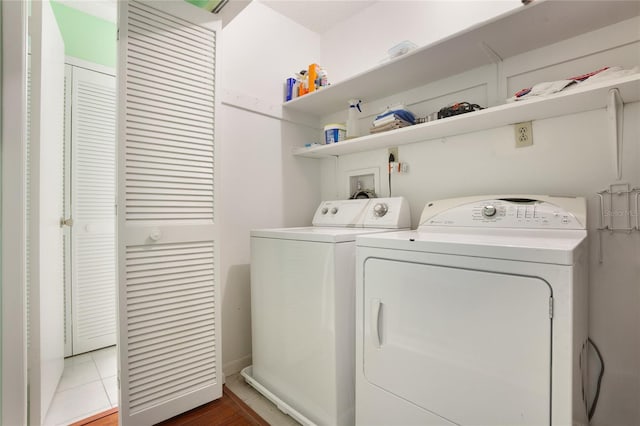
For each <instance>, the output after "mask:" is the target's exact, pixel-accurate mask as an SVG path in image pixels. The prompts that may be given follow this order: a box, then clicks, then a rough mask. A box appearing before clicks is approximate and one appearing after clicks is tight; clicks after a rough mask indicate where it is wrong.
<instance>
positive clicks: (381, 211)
mask: <svg viewBox="0 0 640 426" xmlns="http://www.w3.org/2000/svg"><path fill="white" fill-rule="evenodd" d="M388 211H389V207H388V206H387V205H386V204H385V203H378V204H376V205H375V206H373V214H374V216H376V217H382V216H384V215H385V214H387V212H388Z"/></svg>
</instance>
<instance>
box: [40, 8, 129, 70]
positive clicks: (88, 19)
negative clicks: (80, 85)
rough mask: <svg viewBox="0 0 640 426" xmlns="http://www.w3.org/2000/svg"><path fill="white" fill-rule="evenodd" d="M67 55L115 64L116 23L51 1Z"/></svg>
mask: <svg viewBox="0 0 640 426" xmlns="http://www.w3.org/2000/svg"><path fill="white" fill-rule="evenodd" d="M51 8H52V9H53V13H54V15H55V17H56V20H57V21H58V26H59V27H60V33H61V34H62V39H63V40H64V51H65V54H66V55H67V56H72V57H74V58H78V59H82V60H85V61H88V62H93V63H96V64H100V65H105V66H107V67H110V68H115V67H116V56H117V47H116V43H117V40H116V37H117V31H118V30H117V26H116V24H114V23H113V22H109V21H106V20H104V19H100V18H96V17H95V16H91V15H88V14H86V13H83V12H80V11H79V10H76V9H73V8H71V7H68V6H65V5H63V4H60V3H58V2H55V1H52V2H51Z"/></svg>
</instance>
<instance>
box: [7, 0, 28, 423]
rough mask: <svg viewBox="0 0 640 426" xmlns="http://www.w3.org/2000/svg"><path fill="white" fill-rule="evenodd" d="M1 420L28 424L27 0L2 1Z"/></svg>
mask: <svg viewBox="0 0 640 426" xmlns="http://www.w3.org/2000/svg"><path fill="white" fill-rule="evenodd" d="M1 7H2V123H20V125H18V126H15V125H11V126H7V125H3V126H2V424H14V425H26V424H27V339H26V323H27V314H26V290H25V272H26V265H25V255H24V253H25V244H26V242H25V236H26V228H25V227H26V223H25V213H26V210H25V209H26V204H25V203H26V197H25V188H26V179H25V160H26V128H27V127H26V126H27V125H26V119H27V89H26V75H27V5H26V2H13V1H9V2H5V1H3V2H2V6H1Z"/></svg>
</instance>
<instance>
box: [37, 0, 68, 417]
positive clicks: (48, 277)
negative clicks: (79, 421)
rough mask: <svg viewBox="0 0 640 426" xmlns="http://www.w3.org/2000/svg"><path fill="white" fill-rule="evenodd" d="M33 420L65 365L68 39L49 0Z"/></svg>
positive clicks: (41, 28) (41, 42)
mask: <svg viewBox="0 0 640 426" xmlns="http://www.w3.org/2000/svg"><path fill="white" fill-rule="evenodd" d="M31 23H32V25H31V26H30V28H29V30H30V34H31V52H32V55H31V65H32V66H31V73H32V82H31V83H32V84H31V135H30V136H31V150H30V155H31V182H30V183H31V213H32V215H31V224H30V228H31V229H30V230H31V233H30V244H31V252H30V256H31V259H30V260H31V277H30V279H31V288H30V295H29V298H30V316H31V321H30V333H31V336H30V339H31V345H30V354H29V380H30V382H29V398H30V415H31V424H34V425H39V424H42V422H43V420H44V417H45V415H46V413H47V410H48V408H49V404H50V402H51V399H52V398H53V395H54V393H55V390H56V387H57V385H58V381H59V379H60V376H61V375H62V370H63V368H64V359H63V358H64V289H63V280H62V255H63V252H62V230H61V227H60V212H61V211H62V140H63V136H62V132H63V126H64V121H63V108H64V107H63V104H64V43H63V41H62V37H61V36H60V32H59V30H58V26H57V23H56V20H55V17H54V15H53V12H52V10H51V7H50V5H49V3H48V2H47V1H36V2H32V16H31Z"/></svg>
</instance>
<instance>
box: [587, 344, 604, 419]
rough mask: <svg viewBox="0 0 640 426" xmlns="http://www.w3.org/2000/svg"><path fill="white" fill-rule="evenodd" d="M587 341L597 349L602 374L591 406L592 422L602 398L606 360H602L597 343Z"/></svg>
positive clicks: (599, 376)
mask: <svg viewBox="0 0 640 426" xmlns="http://www.w3.org/2000/svg"><path fill="white" fill-rule="evenodd" d="M587 340H588V341H589V344H591V346H593V349H595V351H596V354H597V355H598V359H599V360H600V366H601V368H600V374H599V375H598V384H597V386H596V394H595V396H594V397H593V403H592V404H591V408H590V409H589V420H591V418H592V417H593V415H594V414H595V412H596V407H597V406H598V398H600V387H601V386H602V377H603V376H604V359H603V358H602V354H601V353H600V349H598V346H597V345H596V344H595V342H594V341H593V340H591V337H588V338H587Z"/></svg>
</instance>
